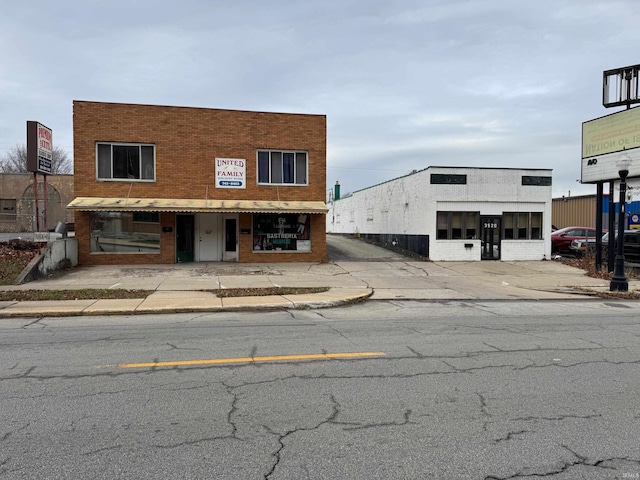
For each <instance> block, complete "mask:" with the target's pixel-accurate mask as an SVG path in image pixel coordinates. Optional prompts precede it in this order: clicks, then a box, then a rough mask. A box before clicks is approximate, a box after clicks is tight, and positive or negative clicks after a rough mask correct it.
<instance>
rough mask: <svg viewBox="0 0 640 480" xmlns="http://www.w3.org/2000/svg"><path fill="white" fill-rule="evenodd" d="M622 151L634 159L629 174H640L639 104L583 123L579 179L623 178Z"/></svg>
mask: <svg viewBox="0 0 640 480" xmlns="http://www.w3.org/2000/svg"><path fill="white" fill-rule="evenodd" d="M623 151H624V152H625V153H624V154H625V155H628V156H629V158H630V159H631V160H632V163H631V167H630V168H629V178H632V177H637V176H640V107H638V108H631V109H629V110H623V111H621V112H617V113H613V114H611V115H607V116H605V117H600V118H596V119H594V120H589V121H588V122H584V123H583V124H582V168H581V174H582V175H581V179H580V182H581V183H595V182H608V181H611V180H616V179H618V178H620V175H619V174H618V167H617V166H616V163H617V161H618V160H619V159H620V155H621V154H622V152H623Z"/></svg>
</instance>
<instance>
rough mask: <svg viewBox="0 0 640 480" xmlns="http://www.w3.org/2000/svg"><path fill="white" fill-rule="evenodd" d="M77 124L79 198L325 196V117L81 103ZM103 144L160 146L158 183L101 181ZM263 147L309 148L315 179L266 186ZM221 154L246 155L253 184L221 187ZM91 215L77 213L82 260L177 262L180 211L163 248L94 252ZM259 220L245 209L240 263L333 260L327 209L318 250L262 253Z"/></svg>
mask: <svg viewBox="0 0 640 480" xmlns="http://www.w3.org/2000/svg"><path fill="white" fill-rule="evenodd" d="M73 129H74V194H75V197H110V198H113V197H119V198H166V199H219V200H261V201H285V202H287V201H306V202H311V201H313V202H324V201H325V190H326V117H325V116H324V115H305V114H284V113H263V112H249V111H232V110H217V109H206V108H190V107H165V106H152V105H132V104H114V103H99V102H85V101H74V105H73ZM96 142H112V143H137V144H153V145H154V146H155V181H154V182H132V181H129V180H126V179H122V180H110V181H103V180H97V174H96V169H97V160H96ZM258 149H281V150H303V151H306V152H307V162H308V184H307V185H304V186H298V185H278V186H276V185H258V181H257V170H258V169H257V150H258ZM216 158H240V159H246V163H247V166H246V188H244V189H241V188H216V186H215V159H216ZM89 217H90V212H88V211H76V212H75V230H76V237H77V238H78V248H79V263H80V264H83V265H91V264H132V263H134V264H144V263H175V262H176V238H175V231H176V213H172V212H164V213H161V214H160V224H161V227H162V232H161V233H160V253H159V254H139V253H136V254H131V253H126V254H121V253H110V254H103V253H99V254H96V253H92V252H91V251H90V244H89V240H88V239H89V236H90V225H89ZM252 218H253V217H252V214H251V213H238V217H237V219H238V230H239V232H241V234H240V235H239V236H238V261H240V262H321V261H324V260H325V257H326V239H325V230H326V226H325V225H326V223H325V215H324V214H317V213H315V214H311V215H310V228H311V251H310V252H297V251H292V252H284V251H281V252H271V251H270V252H267V251H261V252H256V251H254V250H253V245H252V236H253V235H251V234H249V233H248V230H250V229H251V228H252ZM169 230H170V231H169Z"/></svg>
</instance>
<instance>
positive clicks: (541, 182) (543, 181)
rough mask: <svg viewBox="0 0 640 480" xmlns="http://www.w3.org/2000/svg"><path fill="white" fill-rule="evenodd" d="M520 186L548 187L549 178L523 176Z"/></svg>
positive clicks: (549, 184) (549, 183)
mask: <svg viewBox="0 0 640 480" xmlns="http://www.w3.org/2000/svg"><path fill="white" fill-rule="evenodd" d="M522 185H525V186H532V187H550V186H551V177H535V176H530V175H523V176H522Z"/></svg>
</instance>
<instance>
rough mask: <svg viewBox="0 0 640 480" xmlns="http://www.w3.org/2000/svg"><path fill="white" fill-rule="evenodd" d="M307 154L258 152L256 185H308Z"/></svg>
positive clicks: (298, 152)
mask: <svg viewBox="0 0 640 480" xmlns="http://www.w3.org/2000/svg"><path fill="white" fill-rule="evenodd" d="M307 164H308V162H307V152H300V151H289V150H287V151H285V150H258V183H259V184H268V185H308V183H309V182H308V165H307Z"/></svg>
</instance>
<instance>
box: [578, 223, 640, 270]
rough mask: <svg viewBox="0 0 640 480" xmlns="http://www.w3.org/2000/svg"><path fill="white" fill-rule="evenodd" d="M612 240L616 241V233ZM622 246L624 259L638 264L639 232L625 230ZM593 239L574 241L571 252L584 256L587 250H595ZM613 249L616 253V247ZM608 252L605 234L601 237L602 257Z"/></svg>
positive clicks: (639, 256) (639, 257)
mask: <svg viewBox="0 0 640 480" xmlns="http://www.w3.org/2000/svg"><path fill="white" fill-rule="evenodd" d="M614 238H615V239H616V240H617V239H618V233H617V232H616V234H615V235H614ZM623 239H624V244H623V247H622V248H623V252H624V258H625V260H626V261H627V262H629V263H640V230H625V231H624V237H623ZM595 246H596V241H595V238H593V239H591V238H589V239H586V240H585V239H582V240H580V239H575V240H573V241H572V242H571V251H572V252H574V253H576V254H578V255H579V254H584V253H586V251H588V250H592V249H595ZM614 249H615V251H617V246H616V245H615V244H614ZM608 251H609V234H608V233H605V234H604V235H603V236H602V256H603V257H606V256H607V255H608Z"/></svg>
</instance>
